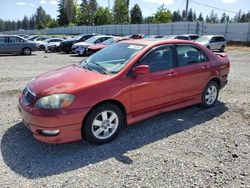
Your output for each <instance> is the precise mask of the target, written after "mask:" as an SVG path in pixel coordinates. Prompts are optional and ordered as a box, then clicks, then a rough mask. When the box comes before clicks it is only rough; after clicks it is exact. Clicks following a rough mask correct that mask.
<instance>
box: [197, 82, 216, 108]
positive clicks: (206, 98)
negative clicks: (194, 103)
mask: <svg viewBox="0 0 250 188" xmlns="http://www.w3.org/2000/svg"><path fill="white" fill-rule="evenodd" d="M218 95H219V86H218V84H217V83H216V82H214V81H210V82H209V83H208V84H207V86H206V87H205V89H204V90H203V93H202V103H201V106H202V107H203V108H210V107H211V106H213V105H214V104H215V103H216V101H217V99H218Z"/></svg>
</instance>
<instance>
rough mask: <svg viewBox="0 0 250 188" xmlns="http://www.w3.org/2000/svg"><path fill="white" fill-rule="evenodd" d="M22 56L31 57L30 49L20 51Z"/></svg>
mask: <svg viewBox="0 0 250 188" xmlns="http://www.w3.org/2000/svg"><path fill="white" fill-rule="evenodd" d="M22 54H23V55H31V49H30V48H24V49H23V50H22Z"/></svg>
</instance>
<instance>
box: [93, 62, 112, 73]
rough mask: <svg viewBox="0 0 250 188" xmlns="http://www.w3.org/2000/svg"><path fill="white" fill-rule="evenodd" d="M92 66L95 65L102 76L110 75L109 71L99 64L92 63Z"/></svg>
mask: <svg viewBox="0 0 250 188" xmlns="http://www.w3.org/2000/svg"><path fill="white" fill-rule="evenodd" d="M90 63H92V64H94V65H95V66H97V67H98V71H99V72H100V73H102V74H109V72H108V71H107V69H105V68H104V67H103V66H101V65H99V64H98V63H95V62H90Z"/></svg>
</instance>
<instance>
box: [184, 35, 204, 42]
mask: <svg viewBox="0 0 250 188" xmlns="http://www.w3.org/2000/svg"><path fill="white" fill-rule="evenodd" d="M182 36H187V37H189V38H190V39H191V40H192V41H195V40H197V39H198V38H199V37H200V36H199V35H197V34H185V35H182Z"/></svg>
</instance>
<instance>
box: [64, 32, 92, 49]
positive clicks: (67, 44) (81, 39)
mask: <svg viewBox="0 0 250 188" xmlns="http://www.w3.org/2000/svg"><path fill="white" fill-rule="evenodd" d="M93 36H95V34H83V35H78V36H75V37H73V38H69V39H66V40H64V41H62V42H61V44H60V49H61V51H63V52H66V53H70V52H71V47H72V46H73V44H75V43H77V42H84V41H85V40H88V39H89V38H91V37H93Z"/></svg>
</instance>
